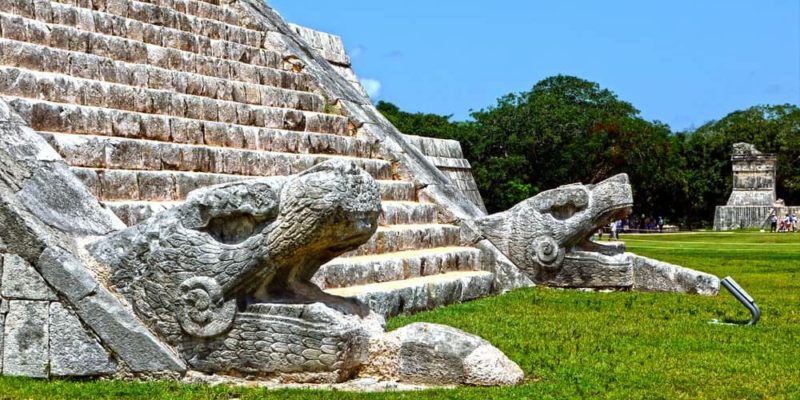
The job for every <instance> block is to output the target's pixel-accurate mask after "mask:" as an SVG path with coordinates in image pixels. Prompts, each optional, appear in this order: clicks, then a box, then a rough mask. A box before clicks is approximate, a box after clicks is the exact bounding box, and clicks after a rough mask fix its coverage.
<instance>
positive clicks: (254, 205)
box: [187, 181, 279, 244]
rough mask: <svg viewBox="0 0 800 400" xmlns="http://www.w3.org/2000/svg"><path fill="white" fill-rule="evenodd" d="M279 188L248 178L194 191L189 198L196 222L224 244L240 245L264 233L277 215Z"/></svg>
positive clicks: (195, 225) (195, 224) (195, 227)
mask: <svg viewBox="0 0 800 400" xmlns="http://www.w3.org/2000/svg"><path fill="white" fill-rule="evenodd" d="M276 192H277V190H276V188H275V187H273V185H271V184H270V182H264V181H247V182H240V183H234V184H228V185H221V186H215V187H211V188H207V189H203V190H201V191H198V192H197V193H192V195H191V197H190V198H189V199H188V200H187V205H188V206H189V210H190V212H191V213H192V214H193V216H194V218H191V220H193V221H194V223H192V224H191V226H187V227H189V228H191V229H194V230H197V231H200V232H205V233H207V234H208V235H209V236H211V237H212V238H214V240H216V241H217V242H220V243H224V244H239V243H242V242H244V241H246V240H247V239H249V238H251V237H253V236H255V235H257V234H259V233H261V232H263V231H264V230H265V229H266V228H267V227H268V226H269V225H270V224H272V223H273V222H274V221H275V219H276V218H277V216H278V204H279V203H278V195H277V193H276Z"/></svg>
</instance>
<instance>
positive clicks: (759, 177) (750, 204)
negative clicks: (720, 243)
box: [714, 143, 782, 231]
mask: <svg viewBox="0 0 800 400" xmlns="http://www.w3.org/2000/svg"><path fill="white" fill-rule="evenodd" d="M731 161H732V162H733V192H732V193H731V196H730V198H729V199H728V204H727V205H725V206H720V207H717V210H716V213H715V215H714V229H715V230H718V231H727V230H732V229H763V228H765V227H769V216H770V215H771V214H772V213H774V212H777V213H778V214H780V213H781V212H782V209H781V208H780V207H778V208H776V201H777V196H776V192H775V183H776V182H775V174H776V168H777V156H775V155H774V154H763V153H761V152H760V151H758V150H757V149H756V148H755V147H754V146H753V145H750V144H747V143H737V144H735V145H734V147H733V156H732V157H731Z"/></svg>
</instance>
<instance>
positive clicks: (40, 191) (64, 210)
mask: <svg viewBox="0 0 800 400" xmlns="http://www.w3.org/2000/svg"><path fill="white" fill-rule="evenodd" d="M17 195H18V196H19V198H20V200H21V201H22V202H23V203H24V204H25V206H26V207H28V209H29V210H31V212H32V213H33V214H35V215H36V216H38V217H39V218H40V219H41V220H42V221H46V222H47V223H48V224H50V225H52V226H53V227H55V228H57V229H59V230H61V231H62V232H70V233H75V234H78V235H104V234H108V233H110V232H112V231H113V230H115V229H122V228H124V225H123V224H122V222H121V221H119V220H118V219H117V218H116V217H115V216H114V215H113V214H111V212H109V211H107V210H105V209H103V208H100V207H97V200H96V199H95V197H94V196H93V195H92V194H91V193H90V192H89V191H88V190H86V187H84V186H83V184H81V183H80V181H79V180H78V178H76V177H75V176H74V175H73V174H72V172H70V170H69V168H68V167H67V165H66V164H64V163H63V162H55V163H51V164H45V165H42V166H41V168H37V169H36V171H35V172H34V174H33V176H32V177H31V179H29V180H27V181H26V182H25V184H23V186H22V189H21V190H20V192H19V193H18V194H17Z"/></svg>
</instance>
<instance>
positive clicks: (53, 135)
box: [0, 0, 493, 315]
mask: <svg viewBox="0 0 800 400" xmlns="http://www.w3.org/2000/svg"><path fill="white" fill-rule="evenodd" d="M0 3H2V4H3V7H0V96H1V97H2V98H3V99H4V100H6V101H7V102H8V103H9V104H10V105H11V107H12V108H13V109H14V110H15V112H16V113H17V114H18V115H19V116H21V117H22V119H23V120H24V122H25V123H27V124H28V125H29V126H30V127H32V128H33V129H34V130H36V131H37V132H38V133H39V134H40V135H41V136H42V137H43V138H44V139H46V140H47V142H48V143H49V144H50V145H51V146H52V148H53V149H55V150H56V151H57V153H58V154H59V155H60V156H61V157H62V158H63V159H64V160H65V161H66V163H67V164H68V165H69V166H70V167H71V169H72V171H73V172H74V174H75V175H76V176H77V177H78V178H79V179H80V180H81V181H82V182H83V183H84V185H85V186H86V187H87V188H88V190H89V191H90V192H91V193H92V194H93V195H94V196H95V197H96V198H97V199H98V200H99V201H101V202H102V203H103V204H104V205H105V207H106V208H107V209H109V210H111V211H113V212H114V213H115V214H116V215H117V216H118V217H119V218H120V219H121V220H122V221H124V222H125V223H126V224H128V225H133V224H137V223H140V222H142V221H144V220H146V219H147V218H149V217H151V216H152V215H154V214H156V213H158V212H161V211H165V210H167V209H169V208H171V207H174V206H175V205H176V204H180V202H182V201H183V200H184V199H185V198H186V196H187V195H188V193H189V192H191V191H192V190H196V189H199V188H202V187H205V186H210V185H216V184H222V183H230V182H235V181H240V180H245V179H253V178H257V177H264V176H288V175H292V174H297V173H299V172H302V171H304V170H306V169H308V168H310V167H313V166H314V165H317V164H319V163H322V162H325V161H327V160H331V159H338V160H347V161H352V162H353V163H355V164H356V165H358V166H360V167H361V168H363V169H365V170H366V171H367V172H368V173H369V174H370V175H372V176H373V177H374V178H375V179H377V180H378V184H379V188H380V191H381V197H382V199H383V201H384V204H383V213H382V215H381V217H380V223H381V228H380V229H379V230H378V232H377V233H376V234H375V236H374V237H373V238H372V239H371V240H370V241H369V242H368V243H367V244H365V245H364V246H362V247H361V248H360V249H358V250H356V251H354V252H351V253H350V254H346V255H344V256H343V257H341V258H340V259H337V260H334V261H333V262H331V263H330V264H329V265H327V266H324V267H323V268H322V269H321V271H320V273H319V274H318V275H317V276H316V277H315V281H316V282H318V283H320V284H321V285H322V286H323V287H324V288H329V289H331V290H338V289H343V288H347V287H349V286H355V285H369V284H379V285H387V284H390V285H391V287H392V288H394V289H392V290H391V291H388V292H385V293H384V292H383V290H384V289H376V290H379V291H381V293H384V294H383V295H382V296H383V298H386V296H403V294H402V293H406V292H408V291H402V290H399V289H398V288H403V287H404V286H405V285H411V286H409V287H416V286H415V285H418V284H419V282H416V281H415V279H421V278H423V277H424V278H426V279H434V278H433V276H434V275H442V277H443V278H442V279H443V280H444V281H443V282H450V280H451V279H450V278H446V277H447V276H449V274H453V273H466V272H468V271H481V270H483V269H491V268H492V266H491V265H484V263H483V262H482V257H481V251H480V250H477V249H475V248H472V247H463V246H465V245H466V246H469V245H470V244H469V243H462V240H461V236H462V235H461V228H460V227H459V226H457V225H450V224H449V223H451V222H452V221H453V218H452V210H451V208H452V207H450V206H449V205H447V204H438V203H437V200H436V196H435V195H434V196H430V195H423V196H420V194H419V193H418V191H417V188H419V187H425V186H429V184H427V183H425V179H421V177H422V175H424V173H428V172H437V173H438V172H440V171H441V173H444V175H441V176H438V175H437V177H436V179H444V180H445V181H446V180H447V179H448V178H447V177H449V179H452V180H453V181H454V182H457V184H456V188H457V190H461V191H463V192H464V193H470V199H471V201H472V202H473V203H474V204H475V205H476V206H477V207H478V208H483V204H482V201H481V200H480V196H479V195H478V194H477V188H476V187H475V185H474V180H471V175H470V173H469V164H468V163H467V162H466V160H463V155H462V154H461V150H460V147H459V146H458V143H457V142H453V141H441V140H434V139H425V138H420V137H402V136H399V137H398V139H399V141H400V142H399V143H400V145H401V146H405V145H408V146H411V147H414V148H416V149H417V150H418V151H421V152H422V153H424V155H422V156H421V157H422V158H424V159H425V162H431V163H432V164H428V165H429V166H430V171H427V170H425V168H429V167H428V166H424V167H423V169H422V170H420V169H415V167H414V166H413V165H409V164H407V163H406V162H405V161H403V159H404V157H406V158H407V156H401V157H399V158H398V155H397V154H395V153H393V150H390V149H391V148H393V146H395V144H393V143H394V142H392V141H391V140H387V138H385V137H382V136H380V135H379V136H376V134H375V130H374V129H373V128H374V126H375V125H374V119H373V117H371V116H369V115H366V114H364V113H363V111H361V110H358V109H355V108H353V107H351V106H348V105H347V104H346V100H345V99H346V98H347V99H352V98H351V97H350V96H349V95H343V94H342V93H339V92H337V90H338V89H336V87H335V86H336V85H338V83H335V82H338V81H342V82H347V84H348V85H352V87H355V88H356V89H358V85H357V79H355V75H352V71H351V70H350V69H349V67H350V65H349V58H347V56H346V55H345V54H344V53H343V46H341V41H340V40H336V38H334V37H333V36H331V35H326V34H322V33H315V31H312V30H310V29H306V28H301V27H297V26H294V27H292V28H291V29H289V30H288V31H283V30H282V29H283V28H282V26H281V25H282V24H283V22H282V21H270V20H269V19H268V18H262V14H260V13H261V12H260V11H252V7H253V6H254V5H253V4H252V3H247V2H236V1H231V2H228V1H224V2H215V1H210V2H208V1H197V0H144V1H137V0H51V1H44V0H0ZM258 7H260V6H258ZM248 10H249V11H248ZM294 35H296V36H294ZM292 41H294V42H295V43H299V44H300V46H299V47H298V48H292V47H291V46H289V47H287V46H286V45H285V44H286V43H288V42H292ZM303 41H305V42H303ZM309 49H314V51H316V52H318V54H319V55H320V58H319V60H317V59H316V58H315V57H317V56H316V55H315V54H311V53H309ZM318 61H319V62H318ZM319 68H332V69H333V70H335V71H337V72H338V74H341V75H342V76H343V77H344V79H343V78H341V77H339V76H338V74H335V75H337V76H335V77H334V76H333V75H325V74H320V73H319V70H318V69H319ZM348 71H349V73H348ZM351 75H352V76H351ZM348 80H349V81H348ZM332 82H333V86H331V84H332ZM364 101H365V104H368V103H369V102H368V100H366V99H364ZM406 141H409V143H413V145H410V144H407V143H405V142H406ZM410 151H411V150H410ZM426 157H427V158H426ZM436 166H438V167H439V170H438V171H434V170H435V169H436V168H435V167H436ZM465 174H466V175H465ZM467 178H469V179H467ZM421 199H423V201H420V200H421ZM476 212H479V211H476ZM398 260H402V263H403V264H405V265H406V267H405V269H404V270H403V271H402V273H399V272H400V271H399V270H398V265H399V264H398ZM342 271H348V274H349V273H352V274H353V275H352V276H349V275H348V276H347V278H346V279H343V278H342V277H343V276H344V275H343V273H342ZM476 276H479V277H480V279H478V280H480V281H481V282H483V281H482V279H484V278H485V276H486V275H485V273H483V272H481V273H480V274H478V275H476ZM464 279H467V280H472V279H477V278H474V277H469V278H464ZM437 285H438V283H437ZM444 286H446V287H450V286H451V284H450V283H447V284H445V285H444ZM479 286H480V287H483V286H481V285H479ZM359 287H360V286H359ZM492 290H493V288H492V287H491V285H490V287H489V288H488V289H487V290H486V291H484V290H482V291H479V293H481V294H483V295H485V294H488V293H489V292H491V291H492ZM411 292H413V293H417V292H419V291H418V290H416V289H414V290H413V291H411ZM467 298H474V297H473V296H466V297H465V296H454V295H451V296H445V297H444V298H443V299H444V300H441V301H439V300H436V301H431V302H429V303H430V306H435V305H441V304H446V303H448V302H454V301H462V300H464V299H467ZM393 302H394V304H400V303H403V304H405V303H408V304H417V306H414V307H410V306H409V307H391V308H386V307H383V306H382V308H381V309H382V310H385V311H387V313H388V314H386V315H391V314H395V313H397V312H414V311H419V310H420V309H424V308H425V307H423V306H422V305H421V304H422V303H420V301H410V299H406V300H399V298H398V300H393ZM425 304H428V303H425Z"/></svg>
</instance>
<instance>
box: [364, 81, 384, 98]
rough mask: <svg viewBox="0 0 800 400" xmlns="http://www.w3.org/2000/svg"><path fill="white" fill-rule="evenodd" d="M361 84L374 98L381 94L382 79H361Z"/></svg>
mask: <svg viewBox="0 0 800 400" xmlns="http://www.w3.org/2000/svg"><path fill="white" fill-rule="evenodd" d="M361 86H363V87H364V90H366V91H367V94H368V95H369V97H370V98H371V99H372V100H376V99H377V98H378V96H380V95H381V81H379V80H377V79H371V78H363V79H361Z"/></svg>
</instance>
